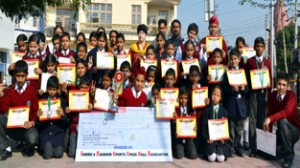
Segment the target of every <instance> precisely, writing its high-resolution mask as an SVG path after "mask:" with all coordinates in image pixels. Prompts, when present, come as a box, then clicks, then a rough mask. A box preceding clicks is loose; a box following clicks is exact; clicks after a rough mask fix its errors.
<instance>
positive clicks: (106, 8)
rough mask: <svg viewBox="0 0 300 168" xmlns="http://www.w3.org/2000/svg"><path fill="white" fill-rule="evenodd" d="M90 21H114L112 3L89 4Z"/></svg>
mask: <svg viewBox="0 0 300 168" xmlns="http://www.w3.org/2000/svg"><path fill="white" fill-rule="evenodd" d="M88 11H89V14H88V22H92V23H112V4H98V3H94V4H91V5H88Z"/></svg>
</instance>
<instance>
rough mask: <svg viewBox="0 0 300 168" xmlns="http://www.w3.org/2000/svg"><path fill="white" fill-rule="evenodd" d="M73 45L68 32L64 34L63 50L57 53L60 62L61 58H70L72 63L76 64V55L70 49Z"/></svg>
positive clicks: (62, 38)
mask: <svg viewBox="0 0 300 168" xmlns="http://www.w3.org/2000/svg"><path fill="white" fill-rule="evenodd" d="M70 45H71V37H70V34H69V33H68V32H63V34H62V35H61V50H60V52H58V53H56V54H57V57H58V60H59V58H60V57H64V58H69V59H70V63H75V60H76V53H75V52H74V51H73V50H71V49H70Z"/></svg>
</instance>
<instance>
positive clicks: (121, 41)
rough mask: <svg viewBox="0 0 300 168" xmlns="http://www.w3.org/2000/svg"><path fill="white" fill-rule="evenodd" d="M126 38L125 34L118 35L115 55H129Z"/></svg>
mask: <svg viewBox="0 0 300 168" xmlns="http://www.w3.org/2000/svg"><path fill="white" fill-rule="evenodd" d="M124 46H125V36H124V34H123V33H118V35H117V47H116V48H115V49H114V50H113V52H114V54H115V55H121V54H127V53H126V51H125V49H124Z"/></svg>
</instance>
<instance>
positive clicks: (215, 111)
mask: <svg viewBox="0 0 300 168" xmlns="http://www.w3.org/2000/svg"><path fill="white" fill-rule="evenodd" d="M214 113H215V119H217V118H218V111H217V107H215V110H214Z"/></svg>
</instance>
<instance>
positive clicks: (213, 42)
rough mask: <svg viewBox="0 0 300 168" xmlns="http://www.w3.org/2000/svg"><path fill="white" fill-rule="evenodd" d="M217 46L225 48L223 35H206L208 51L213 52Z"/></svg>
mask: <svg viewBox="0 0 300 168" xmlns="http://www.w3.org/2000/svg"><path fill="white" fill-rule="evenodd" d="M216 48H220V49H223V37H222V36H206V51H207V52H208V53H212V52H213V51H214V49H216Z"/></svg>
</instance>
